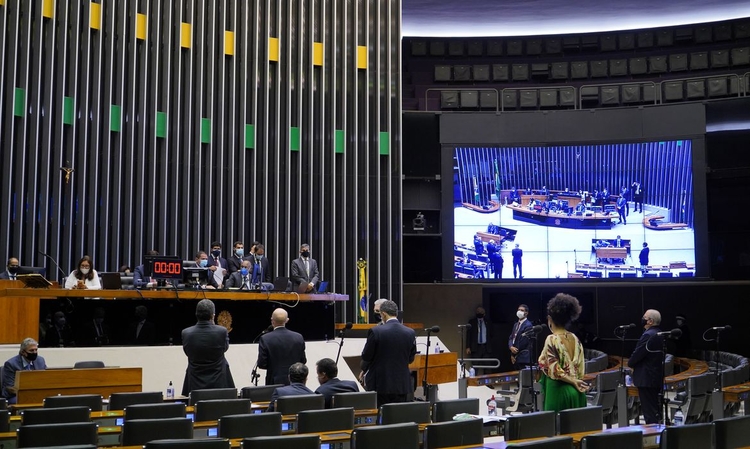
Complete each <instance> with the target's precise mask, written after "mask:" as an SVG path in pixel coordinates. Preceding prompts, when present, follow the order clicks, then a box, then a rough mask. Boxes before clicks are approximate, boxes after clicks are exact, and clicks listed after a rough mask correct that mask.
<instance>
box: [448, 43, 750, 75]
mask: <svg viewBox="0 0 750 449" xmlns="http://www.w3.org/2000/svg"><path fill="white" fill-rule="evenodd" d="M747 65H750V47H736V48H725V49H717V50H711V51H710V52H709V51H697V52H692V53H676V54H670V55H656V56H641V57H634V58H627V59H626V58H617V59H603V60H591V61H572V62H569V61H561V62H534V63H531V64H528V63H513V64H483V63H475V64H466V63H464V64H456V65H445V64H438V65H435V69H434V80H435V82H475V81H498V82H509V81H529V80H532V79H537V80H540V79H541V80H553V81H565V80H582V79H590V78H591V79H595V78H612V77H620V76H640V75H659V74H662V73H676V72H686V71H698V70H709V69H714V70H715V69H725V68H729V67H745V66H747Z"/></svg>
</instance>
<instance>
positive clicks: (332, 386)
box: [315, 358, 359, 408]
mask: <svg viewBox="0 0 750 449" xmlns="http://www.w3.org/2000/svg"><path fill="white" fill-rule="evenodd" d="M315 371H316V372H317V373H318V382H320V386H319V387H318V388H317V389H316V390H315V394H322V395H323V396H325V398H326V408H331V400H332V399H333V395H334V394H336V393H356V392H358V391H359V385H357V382H354V381H353V380H341V379H339V378H338V377H336V376H338V375H339V367H338V366H336V362H334V361H333V359H329V358H325V359H320V360H318V362H317V363H316V364H315Z"/></svg>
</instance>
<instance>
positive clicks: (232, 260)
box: [225, 252, 247, 274]
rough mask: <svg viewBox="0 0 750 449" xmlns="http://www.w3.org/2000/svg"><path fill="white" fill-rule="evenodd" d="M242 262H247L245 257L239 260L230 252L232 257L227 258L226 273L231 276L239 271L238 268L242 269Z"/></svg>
mask: <svg viewBox="0 0 750 449" xmlns="http://www.w3.org/2000/svg"><path fill="white" fill-rule="evenodd" d="M243 260H247V257H242V258H239V257H237V255H236V254H234V252H232V255H231V256H229V257H227V266H226V267H225V268H226V269H227V273H229V274H232V273H234V272H235V271H240V268H242V261H243Z"/></svg>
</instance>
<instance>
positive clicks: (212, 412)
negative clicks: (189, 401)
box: [195, 399, 252, 422]
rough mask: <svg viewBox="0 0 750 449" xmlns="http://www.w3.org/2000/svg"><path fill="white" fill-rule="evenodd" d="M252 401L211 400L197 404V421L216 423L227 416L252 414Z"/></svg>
mask: <svg viewBox="0 0 750 449" xmlns="http://www.w3.org/2000/svg"><path fill="white" fill-rule="evenodd" d="M251 405H252V401H251V400H250V399H210V400H207V401H198V402H196V404H195V421H196V422H199V421H216V420H217V419H219V418H221V417H222V416H225V415H241V414H246V413H250V412H251V411H252V410H251Z"/></svg>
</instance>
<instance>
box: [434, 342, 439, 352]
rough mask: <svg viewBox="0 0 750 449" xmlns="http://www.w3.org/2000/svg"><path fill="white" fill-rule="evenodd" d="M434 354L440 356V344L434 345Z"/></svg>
mask: <svg viewBox="0 0 750 449" xmlns="http://www.w3.org/2000/svg"><path fill="white" fill-rule="evenodd" d="M435 354H440V343H435Z"/></svg>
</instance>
